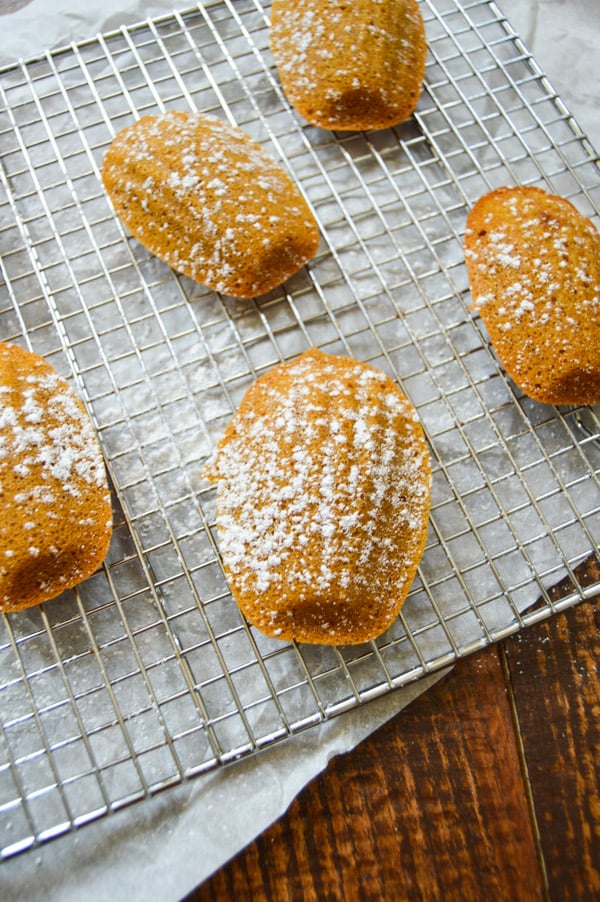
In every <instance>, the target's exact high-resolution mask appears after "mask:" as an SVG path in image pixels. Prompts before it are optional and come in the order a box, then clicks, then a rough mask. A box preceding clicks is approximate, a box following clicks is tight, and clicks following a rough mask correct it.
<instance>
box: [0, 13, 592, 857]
mask: <svg viewBox="0 0 600 902" xmlns="http://www.w3.org/2000/svg"><path fill="white" fill-rule="evenodd" d="M422 9H423V14H424V17H425V24H426V30H427V38H428V45H429V53H428V60H427V70H426V80H425V88H424V91H423V95H422V97H421V100H420V102H419V105H418V108H417V112H416V114H415V115H414V117H412V118H411V120H410V121H409V122H406V123H404V124H403V125H401V126H398V127H397V128H393V129H387V130H384V131H381V132H374V133H352V134H341V133H340V134H333V133H330V132H327V131H320V130H317V129H314V128H312V127H309V126H308V125H306V124H305V123H303V122H302V121H301V120H300V118H299V117H298V116H297V115H296V114H295V113H294V111H293V110H291V109H290V108H289V106H288V104H287V102H286V100H285V98H284V96H283V94H282V91H281V88H280V85H279V82H278V79H277V75H276V72H275V69H274V66H273V61H272V59H271V56H270V53H269V49H268V31H267V25H268V13H269V9H268V4H266V3H265V4H264V5H261V3H260V2H259V0H239V2H233V0H225V2H218V3H211V2H207V3H206V4H204V6H198V7H195V8H193V9H190V10H187V11H185V12H181V13H173V14H172V15H169V16H167V17H164V18H160V19H158V20H154V21H148V22H145V23H142V24H141V25H139V26H136V27H131V28H124V29H122V30H120V31H118V32H115V33H112V34H110V35H106V36H102V37H97V38H94V39H93V40H90V41H87V42H85V43H81V44H78V45H76V46H71V47H69V48H66V49H62V50H59V51H56V52H52V53H47V54H46V55H44V56H43V57H41V58H39V59H34V60H30V61H27V62H24V63H20V64H18V65H15V66H13V67H10V68H5V69H4V70H2V71H1V72H0V90H1V104H2V108H1V110H0V149H1V167H2V168H1V178H2V183H1V188H0V190H1V200H0V202H1V210H2V214H1V220H0V222H1V225H0V249H1V266H2V275H3V278H4V281H3V283H2V285H1V286H0V335H1V336H2V338H3V339H5V340H13V341H16V342H19V343H21V344H24V345H26V346H29V347H30V348H32V349H33V350H35V351H37V352H38V353H40V354H43V355H44V356H45V357H46V358H47V359H48V360H50V361H51V362H52V363H53V364H54V365H55V366H56V367H57V368H58V369H59V370H60V371H61V372H62V373H63V374H64V375H65V376H66V377H67V378H68V379H70V380H71V382H72V384H73V385H74V387H75V388H76V390H77V391H78V392H79V393H80V395H81V396H82V397H83V398H84V400H85V402H86V404H87V406H88V409H89V411H90V413H91V415H92V417H93V420H94V423H95V425H96V427H97V430H98V434H99V437H100V441H101V443H102V447H103V450H104V453H105V456H106V461H107V466H108V470H109V473H110V477H111V480H112V484H113V486H114V509H115V523H116V528H115V533H114V539H113V542H112V546H111V550H110V554H109V557H108V559H107V561H106V564H105V566H104V567H103V568H102V569H101V570H100V571H99V572H98V573H97V574H96V575H94V576H93V577H92V578H91V579H89V580H88V581H87V582H86V583H84V584H83V585H82V586H81V587H80V588H79V589H78V590H77V591H71V592H68V593H66V595H64V596H62V597H61V598H60V599H57V600H55V601H53V602H52V603H50V604H47V605H45V606H41V607H39V608H35V609H30V610H28V611H25V612H22V613H18V614H12V615H8V616H5V617H4V618H3V619H2V621H1V622H0V710H1V716H2V731H1V753H0V754H1V758H0V814H1V825H2V826H1V830H2V835H1V837H0V838H1V847H2V856H3V857H4V858H8V857H10V856H12V855H15V854H16V853H18V852H21V851H23V850H25V849H28V848H32V847H34V846H35V845H36V844H37V843H40V842H43V841H45V840H48V839H50V838H52V837H54V836H58V835H60V834H61V833H64V832H66V831H68V830H71V829H73V828H74V827H77V826H81V825H82V824H85V823H87V822H89V821H92V820H94V819H95V818H98V817H100V816H102V815H105V814H107V813H109V812H114V811H117V810H118V809H121V808H123V807H125V806H128V805H129V804H131V803H132V802H134V801H136V800H140V799H143V798H145V797H148V796H149V795H152V794H154V793H156V792H158V791H160V790H163V789H165V788H168V787H169V786H171V785H175V784H178V783H180V782H181V781H183V780H185V779H188V778H191V777H192V776H194V775H198V774H201V773H202V772H205V771H207V770H209V769H211V768H214V767H215V766H217V765H219V764H222V763H225V762H229V761H233V760H234V759H236V758H239V757H240V756H243V755H246V754H249V753H251V752H254V751H256V750H259V749H261V748H263V747H266V746H269V745H271V744H272V743H274V742H276V741H278V740H280V739H282V738H284V737H286V736H289V735H290V734H293V733H295V732H297V731H299V730H302V729H304V728H306V727H309V726H310V725H312V724H316V723H318V722H319V721H322V720H323V719H325V718H328V717H330V716H332V715H334V714H337V713H339V712H341V711H344V710H346V709H348V708H351V707H353V706H356V705H358V704H360V703H362V702H364V701H366V700H367V699H370V698H373V697H375V696H378V695H381V694H382V693H385V692H388V691H390V690H391V689H393V688H394V687H396V686H401V685H403V684H405V683H407V682H409V681H411V680H414V679H417V678H418V677H420V676H422V675H423V674H426V673H429V672H433V671H436V670H438V669H439V668H441V667H442V666H445V665H448V664H449V663H451V662H452V661H454V660H456V659H457V658H458V657H461V656H464V655H466V654H468V653H470V652H472V651H473V650H475V649H477V648H480V647H481V646H483V645H486V644H488V643H490V642H493V641H495V640H498V639H500V638H502V637H504V636H507V635H508V634H510V633H512V632H514V631H515V630H517V629H519V628H522V627H523V626H526V625H528V624H529V623H532V622H534V621H536V620H539V619H541V618H543V617H547V616H549V615H551V614H552V613H554V612H556V611H557V610H560V609H562V608H565V607H568V606H569V605H572V604H574V603H576V602H578V601H580V600H581V599H583V598H585V597H586V596H589V595H592V594H595V593H597V592H598V591H599V590H600V585H599V583H598V569H597V568H596V569H594V567H591V568H590V567H586V561H587V562H589V561H593V560H594V558H593V552H594V549H595V548H597V546H598V529H599V519H600V518H599V517H598V511H599V508H600V488H599V485H598V479H597V474H598V468H599V465H600V444H599V436H600V424H599V420H598V411H597V410H596V411H594V410H592V409H581V410H579V409H561V410H559V409H555V408H553V407H548V406H543V405H539V404H536V403H534V402H532V401H530V400H529V399H528V398H526V397H524V396H523V395H522V394H521V393H520V392H519V391H518V390H516V389H515V387H514V385H512V384H511V383H510V382H509V381H508V380H507V379H506V378H505V376H504V374H503V372H502V370H501V369H500V367H499V366H498V364H497V361H496V359H495V357H494V355H493V353H491V351H490V349H489V346H488V342H487V339H486V336H485V333H484V332H483V330H482V328H481V326H480V322H479V321H478V319H477V318H476V317H475V316H473V315H472V314H471V313H469V311H468V305H469V294H468V286H467V278H466V272H465V266H464V262H463V252H462V237H463V232H464V224H465V218H466V215H467V212H468V210H469V208H470V206H471V205H472V204H473V203H474V201H475V200H476V199H477V198H478V197H479V195H480V194H482V193H484V192H485V191H487V190H489V189H490V188H492V187H495V186H498V185H500V184H517V183H523V184H537V185H542V186H545V187H547V188H549V189H550V190H552V191H554V192H555V193H558V194H561V195H563V196H565V197H568V198H570V199H571V200H572V201H573V202H574V203H575V204H576V205H577V206H578V207H579V209H580V210H581V211H582V212H583V213H585V214H586V215H590V216H594V217H595V216H596V215H597V210H598V197H599V194H600V180H599V178H598V175H599V172H598V167H597V163H596V162H595V159H594V154H593V151H592V148H591V147H590V146H589V143H588V142H587V141H586V139H585V137H584V135H583V134H582V133H581V131H580V130H579V128H578V126H577V124H576V123H575V122H574V121H573V120H572V118H571V117H570V116H569V113H568V111H567V110H566V109H565V108H564V106H563V105H562V103H561V101H560V100H559V98H557V97H556V95H555V93H554V92H553V90H552V88H551V86H550V85H549V84H548V83H547V81H546V80H545V78H544V77H543V75H542V73H541V72H540V70H539V69H538V67H537V66H536V64H535V62H534V61H533V60H532V59H531V57H530V56H529V54H528V53H527V51H526V49H525V48H524V47H523V45H522V43H521V42H520V40H519V39H518V37H517V36H516V35H515V33H514V32H513V30H512V29H511V27H510V25H509V24H508V23H507V22H506V20H505V19H504V18H503V17H502V15H501V13H500V12H499V11H498V9H497V7H496V6H495V5H493V4H491V3H489V2H486V0H482V2H466V0H463V2H461V0H424V2H423V4H422ZM175 108H184V109H190V108H192V109H199V110H204V111H208V112H212V113H216V114H218V115H222V116H223V117H224V118H226V119H228V120H229V121H231V122H234V123H236V124H237V125H239V126H241V127H242V128H244V129H246V130H247V131H248V132H249V133H250V134H251V135H253V136H254V137H255V138H256V139H258V140H259V141H261V142H262V143H263V144H264V145H265V146H266V147H267V148H268V149H269V150H270V151H271V152H272V154H273V155H274V156H275V157H276V158H277V159H279V160H280V161H281V162H282V165H284V166H285V167H287V169H288V170H289V172H290V173H291V174H292V175H293V177H294V179H295V180H296V182H297V183H298V184H299V186H300V187H301V190H302V191H303V192H304V194H305V196H306V198H307V200H308V202H309V203H310V205H311V206H312V209H313V210H314V213H315V215H316V217H317V220H318V222H319V225H320V228H321V234H322V242H321V247H320V251H319V253H318V255H317V257H316V258H315V259H314V260H313V261H312V262H311V263H310V265H309V266H308V267H307V268H305V269H304V270H303V271H302V272H300V273H299V274H297V275H296V276H295V277H294V278H292V279H291V280H290V281H289V283H287V284H286V285H285V286H284V287H282V288H280V289H278V290H276V291H274V292H271V294H269V295H268V296H266V297H263V298H261V299H259V300H257V301H255V302H248V301H245V302H240V301H234V300H233V299H231V298H227V297H221V296H218V295H217V294H214V293H212V292H210V291H208V290H207V289H204V288H202V287H201V286H199V285H197V284H195V283H192V282H191V281H189V280H187V279H186V278H184V277H179V276H177V275H176V274H174V273H173V272H172V271H171V270H169V269H168V267H166V266H165V265H164V264H162V263H161V262H160V261H158V260H156V259H154V258H153V257H152V256H150V255H149V254H148V253H147V252H146V251H145V250H144V249H143V248H142V247H141V246H140V245H139V244H138V243H137V242H136V241H135V240H133V239H132V238H131V237H130V236H129V235H128V234H127V233H126V232H125V231H124V229H123V228H122V226H121V225H120V223H119V222H118V221H117V219H116V218H115V216H114V215H113V212H112V210H111V208H110V205H109V203H108V201H107V198H106V197H105V194H104V192H103V190H102V187H101V184H100V181H99V169H100V166H101V163H102V159H103V155H104V153H105V151H106V148H107V146H108V144H109V143H110V141H111V139H112V137H113V135H114V134H115V132H116V131H117V130H118V129H120V128H121V127H122V126H125V125H126V124H128V123H130V122H131V121H133V120H134V119H135V118H136V117H138V116H141V115H143V114H146V113H155V112H159V111H162V110H165V109H175ZM311 344H315V345H318V346H320V347H321V348H323V349H324V350H326V351H329V352H339V353H345V354H350V355H353V356H355V357H357V358H359V359H361V360H364V361H368V362H370V363H372V364H373V365H375V366H378V367H381V368H382V369H384V370H385V371H386V372H388V373H389V374H391V375H392V376H393V377H394V378H395V379H396V380H397V381H398V382H399V383H400V384H401V385H402V387H403V389H404V391H405V392H406V393H407V394H408V395H409V396H410V397H411V399H412V401H413V402H414V404H415V405H416V407H417V408H418V411H419V414H420V417H421V420H422V422H423V424H424V426H425V429H426V431H427V435H428V439H429V442H430V445H431V449H432V455H433V466H434V487H433V506H432V516H431V528H430V533H429V539H428V544H427V549H426V551H425V555H424V558H423V561H422V565H421V567H420V570H419V575H418V578H417V580H416V582H415V585H414V587H413V590H412V592H411V594H410V596H409V599H408V600H407V602H406V605H405V607H404V609H403V612H402V614H401V616H400V617H399V618H398V620H397V622H396V623H395V624H394V626H393V627H392V628H391V629H390V630H389V631H388V632H387V633H386V634H385V635H384V636H382V637H381V638H380V639H379V640H377V641H376V642H373V643H369V644H367V645H361V646H357V647H352V648H341V649H335V648H322V647H310V646H295V645H290V644H286V643H282V642H278V641H275V640H271V639H267V638H266V637H264V636H262V635H260V634H259V633H257V632H256V631H254V630H253V629H251V628H249V627H248V626H247V624H246V623H245V622H244V621H243V620H242V618H241V617H240V614H239V613H238V610H237V608H236V606H235V604H234V603H233V602H232V600H231V597H230V595H229V593H228V590H227V586H226V583H225V580H224V577H223V573H222V570H221V566H220V562H219V556H218V548H217V544H216V541H215V535H214V491H213V489H211V488H209V487H208V486H207V485H205V484H204V483H202V481H201V479H200V475H199V473H200V468H201V465H202V463H203V462H204V461H205V460H206V458H207V457H208V455H209V454H210V452H211V449H212V448H213V446H214V443H215V441H216V439H217V437H218V436H219V435H220V433H221V432H222V430H223V428H224V426H225V424H226V422H227V421H228V419H229V418H230V416H231V414H232V411H233V410H234V409H235V408H236V406H237V404H238V402H239V400H240V398H241V396H242V394H243V392H244V391H245V390H246V388H247V387H248V386H249V385H250V384H251V382H252V381H253V380H254V379H255V378H256V377H257V376H258V375H260V374H261V373H262V372H264V371H265V370H266V369H267V368H268V367H270V366H271V365H273V364H275V363H277V362H278V361H281V360H285V359H289V358H290V357H292V356H294V355H296V354H298V353H300V352H301V351H303V350H304V349H305V348H306V347H308V346H309V345H311ZM557 586H558V588H557Z"/></svg>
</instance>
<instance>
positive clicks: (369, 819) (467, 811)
mask: <svg viewBox="0 0 600 902" xmlns="http://www.w3.org/2000/svg"><path fill="white" fill-rule="evenodd" d="M599 602H600V599H598V598H596V599H594V600H592V601H586V602H583V603H582V604H580V605H578V606H577V607H575V608H571V609H570V610H569V611H567V612H565V613H562V614H558V615H556V616H554V617H553V618H551V619H550V620H547V621H544V622H543V623H540V624H537V625H535V626H532V627H530V628H529V629H527V630H524V631H523V632H522V633H520V634H518V635H516V636H514V637H511V638H510V639H508V640H506V641H504V642H502V643H501V644H499V645H497V646H493V647H491V648H488V649H487V650H485V651H484V652H482V653H480V654H476V655H474V656H472V657H470V658H467V659H464V660H462V661H460V662H459V663H458V664H457V665H456V667H455V668H454V670H453V671H452V672H451V674H450V675H448V676H447V677H446V678H445V679H444V680H443V681H442V682H440V683H438V684H437V685H436V686H435V687H434V688H433V689H432V690H430V691H429V692H428V693H426V694H425V695H423V696H421V698H419V699H417V701H415V702H414V703H413V704H412V705H411V706H410V707H408V708H406V709H405V710H404V711H403V712H401V713H400V714H399V715H397V716H396V717H395V718H394V719H393V720H392V721H390V722H388V723H387V724H386V725H385V726H383V727H382V728H381V729H379V730H378V731H377V732H376V733H374V734H373V735H372V736H371V737H370V738H369V739H367V740H366V741H365V742H363V743H362V744H361V745H360V746H359V747H358V748H356V749H355V750H354V751H352V752H351V753H348V754H347V755H344V756H341V757H338V758H336V759H334V760H333V761H332V762H331V763H330V765H329V767H328V769H327V771H326V772H325V773H324V774H322V775H321V776H320V777H318V778H317V779H315V780H314V782H313V783H311V784H310V785H309V786H308V787H306V789H305V790H304V791H303V792H302V793H301V795H300V796H299V797H298V798H297V799H296V800H295V801H294V802H293V804H292V805H291V806H290V808H289V810H288V812H287V813H286V814H285V815H284V816H283V817H282V818H281V819H280V820H279V821H278V822H277V823H275V824H274V825H273V826H272V827H271V828H270V829H269V830H267V831H266V832H265V833H264V834H263V835H262V836H260V837H259V838H258V839H257V840H256V841H255V842H253V843H252V844H251V845H250V846H249V847H248V848H247V849H245V850H244V851H243V852H242V853H241V854H239V855H238V856H237V857H236V858H235V859H234V860H233V861H232V862H230V863H229V864H228V865H226V866H225V867H224V868H222V870H220V871H219V872H217V873H216V874H215V875H214V876H213V877H212V878H211V879H210V880H208V881H207V882H206V883H205V884H204V885H203V886H201V887H200V888H199V889H197V890H196V891H195V892H193V893H192V894H191V895H190V896H189V897H188V900H187V902H209V900H211V902H223V900H225V899H231V900H235V902H245V900H253V902H257V900H269V902H270V900H302V902H312V900H319V902H332V900H344V902H353V900H357V902H367V900H377V902H381V900H385V902H387V900H393V902H396V900H405V899H406V900H411V902H412V900H424V902H433V900H444V902H445V900H450V902H453V900H460V902H469V900H489V902H500V900H507V902H508V900H510V902H528V900H533V899H536V900H540V899H542V900H543V899H549V900H553V902H554V900H556V902H565V900H585V902H593V900H597V899H600V674H599V669H600V604H599Z"/></svg>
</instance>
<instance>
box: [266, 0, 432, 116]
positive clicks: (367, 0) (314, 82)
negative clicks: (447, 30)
mask: <svg viewBox="0 0 600 902" xmlns="http://www.w3.org/2000/svg"><path fill="white" fill-rule="evenodd" d="M270 42H271V50H272V53H273V58H274V60H275V64H276V66H277V71H278V73H279V78H280V79H281V84H282V87H283V90H284V92H285V94H286V96H287V98H288V100H289V102H290V103H291V104H292V106H293V107H295V108H296V110H297V111H298V112H299V113H300V114H301V115H302V116H303V117H304V118H305V119H306V120H307V121H308V122H310V123H311V124H312V125H316V126H319V127H321V128H328V129H336V130H341V131H344V130H345V131H353V130H360V129H380V128H388V127H390V126H392V125H397V124H398V123H399V122H403V121H404V120H405V119H408V118H409V116H411V115H412V113H413V111H414V109H415V107H416V105H417V102H418V100H419V96H420V94H421V89H422V85H423V78H424V75H425V57H426V55H427V45H426V40H425V26H424V23H423V16H422V14H421V9H420V7H419V4H418V2H417V0H348V2H338V0H273V5H272V7H271V31H270Z"/></svg>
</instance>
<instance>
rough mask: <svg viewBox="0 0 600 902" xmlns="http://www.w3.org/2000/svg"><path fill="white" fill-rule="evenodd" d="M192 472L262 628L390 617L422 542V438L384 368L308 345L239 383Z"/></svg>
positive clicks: (425, 483) (284, 633) (325, 630)
mask: <svg viewBox="0 0 600 902" xmlns="http://www.w3.org/2000/svg"><path fill="white" fill-rule="evenodd" d="M203 472H204V476H205V477H207V478H208V479H209V480H211V481H214V482H216V483H217V484H218V489H217V529H218V536H219V543H220V548H221V552H222V558H223V565H224V569H225V574H226V577H227V580H228V582H229V585H230V588H231V591H232V594H233V596H234V598H235V599H236V601H237V602H238V604H239V606H240V608H241V610H242V612H243V613H244V614H245V615H246V617H247V618H248V620H249V621H250V623H252V624H254V625H255V626H256V627H258V628H259V629H260V630H262V631H263V632H264V633H266V634H267V635H269V636H272V637H275V638H279V639H285V640H296V641H298V642H310V643H319V644H327V645H332V644H351V643H359V642H365V641H367V640H370V639H373V638H375V637H376V636H379V635H380V634H381V633H383V632H384V631H385V630H386V629H387V628H388V627H389V626H390V624H391V623H392V622H393V620H394V619H395V618H396V616H397V614H398V612H399V610H400V608H401V606H402V604H403V602H404V600H405V598H406V595H407V593H408V591H409V589H410V587H411V584H412V582H413V579H414V576H415V572H416V569H417V565H418V562H419V560H420V558H421V555H422V553H423V549H424V547H425V541H426V537H427V527H428V518H429V508H430V503H431V467H430V456H429V451H428V447H427V444H426V441H425V437H424V434H423V430H422V427H421V425H420V423H419V421H418V419H417V415H416V412H415V409H414V407H413V406H412V404H411V403H410V401H409V400H408V399H407V398H406V397H405V396H404V395H403V394H402V392H401V391H400V390H399V389H398V387H397V386H396V385H395V383H394V382H392V380H391V379H390V378H389V377H388V376H386V375H385V374H384V373H382V372H380V371H378V370H376V369H374V368H373V367H370V366H368V365H366V364H363V363H359V362H357V361H354V360H351V359H350V358H347V357H338V356H331V355H327V354H324V353H323V352H321V351H319V350H317V349H314V348H313V349H310V350H308V351H306V352H305V353H304V354H302V355H301V356H300V357H298V358H296V359H295V360H292V361H291V362H288V363H284V364H280V365H278V366H275V367H273V368H272V369H271V370H269V371H268V372H266V373H265V374H264V375H263V376H261V377H260V378H259V379H258V380H257V381H256V382H255V383H254V384H253V385H252V386H251V387H250V389H249V390H248V391H247V393H246V395H245V396H244V398H243V400H242V402H241V404H240V406H239V408H238V410H237V412H236V413H235V415H234V416H233V418H232V420H231V422H230V424H229V426H228V427H227V430H226V432H225V434H224V436H223V438H222V440H221V441H220V443H219V445H218V446H217V449H216V451H215V454H214V455H213V458H212V459H211V461H210V462H209V463H208V464H207V466H206V467H205V468H204V471H203Z"/></svg>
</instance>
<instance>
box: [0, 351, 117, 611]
mask: <svg viewBox="0 0 600 902" xmlns="http://www.w3.org/2000/svg"><path fill="white" fill-rule="evenodd" d="M0 514H1V516H0V610H1V611H18V610H21V609H22V608H27V607H30V606H32V605H36V604H40V603H41V602H44V601H48V600H49V599H51V598H54V597H55V596H57V595H59V594H60V593H62V592H63V591H64V590H65V589H70V588H72V587H73V586H75V585H77V584H78V583H80V582H82V581H83V580H84V579H86V578H87V577H88V576H90V575H91V574H92V573H93V572H94V571H95V570H96V568H97V567H98V566H99V565H100V564H101V563H102V561H103V560H104V558H105V556H106V554H107V552H108V547H109V544H110V538H111V534H112V512H111V504H110V494H109V490H108V483H107V479H106V472H105V469H104V461H103V458H102V454H101V451H100V446H99V444H98V440H97V437H96V433H95V431H94V428H93V426H92V423H91V421H90V419H89V417H88V414H87V412H86V410H85V408H84V406H83V404H82V402H81V401H80V399H79V398H78V397H77V396H76V395H75V393H74V392H73V389H72V388H71V387H70V386H69V384H68V383H67V382H66V381H65V380H64V379H63V378H62V377H61V376H60V375H59V374H58V373H57V372H56V370H55V369H54V367H52V366H51V365H50V364H49V363H48V362H47V361H45V360H44V359H43V358H42V357H39V356H38V355H37V354H33V353H31V352H30V351H27V350H24V349H23V348H20V347H18V346H17V345H13V344H7V343H0Z"/></svg>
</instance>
